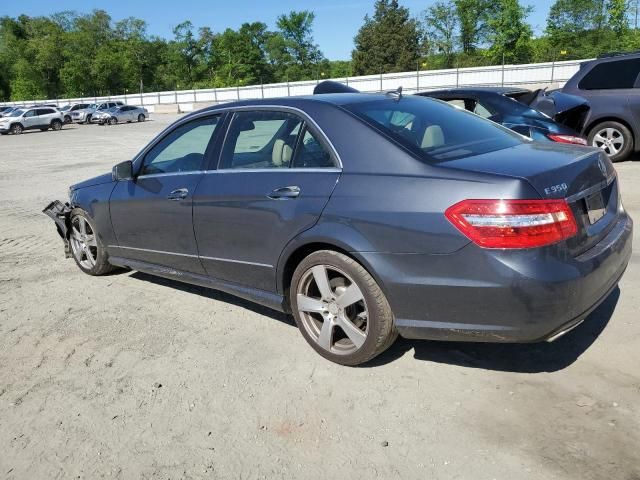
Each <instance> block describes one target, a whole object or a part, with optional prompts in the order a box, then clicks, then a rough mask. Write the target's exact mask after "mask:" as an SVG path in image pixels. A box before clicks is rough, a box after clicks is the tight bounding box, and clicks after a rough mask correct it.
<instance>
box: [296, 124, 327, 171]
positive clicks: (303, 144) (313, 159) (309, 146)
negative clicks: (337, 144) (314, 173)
mask: <svg viewBox="0 0 640 480" xmlns="http://www.w3.org/2000/svg"><path fill="white" fill-rule="evenodd" d="M291 166H292V167H293V168H328V167H333V166H335V165H334V163H333V159H332V158H331V155H330V154H329V152H328V151H327V149H326V148H324V146H323V145H322V143H321V142H320V141H319V140H318V139H317V138H316V136H315V135H314V134H313V133H311V132H310V131H309V130H307V129H306V128H305V130H304V133H303V134H302V139H301V140H300V142H299V143H298V146H297V147H296V152H295V156H294V158H293V164H292V165H291Z"/></svg>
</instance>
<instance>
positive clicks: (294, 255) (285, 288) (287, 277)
mask: <svg viewBox="0 0 640 480" xmlns="http://www.w3.org/2000/svg"><path fill="white" fill-rule="evenodd" d="M288 247H290V248H288V249H286V251H285V252H284V253H283V254H282V255H281V257H280V261H279V262H278V269H277V286H276V288H277V292H278V293H280V294H281V295H283V296H284V297H285V298H288V296H289V287H290V286H291V279H292V278H293V273H294V271H295V269H296V267H297V266H298V265H299V264H300V262H302V260H303V259H304V258H306V257H307V256H309V255H311V254H312V253H314V252H317V251H320V250H333V251H335V252H339V253H342V254H343V255H346V256H347V257H349V258H351V259H353V260H355V261H356V262H358V263H359V264H360V265H362V267H363V268H364V269H365V270H366V271H367V272H368V273H369V275H371V276H372V277H373V278H374V279H375V281H376V282H377V283H378V285H379V286H380V288H381V289H382V291H383V292H384V291H385V288H384V284H383V282H382V281H381V280H380V278H379V277H378V275H377V274H376V272H375V271H373V269H372V267H371V265H369V263H368V262H367V261H366V260H365V259H364V258H363V257H362V256H361V255H358V253H357V252H354V251H353V250H352V249H350V248H349V246H348V245H346V244H343V243H342V242H339V241H335V240H333V239H309V240H308V241H305V242H298V243H297V244H296V245H295V246H288Z"/></svg>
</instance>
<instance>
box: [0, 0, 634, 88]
mask: <svg viewBox="0 0 640 480" xmlns="http://www.w3.org/2000/svg"><path fill="white" fill-rule="evenodd" d="M531 11H532V7H527V6H524V5H522V4H521V3H520V1H519V0H439V1H437V2H436V3H434V4H432V5H431V6H429V7H428V8H427V9H426V10H425V11H424V12H422V13H421V14H420V15H419V16H418V17H413V16H412V15H411V14H410V12H409V10H408V9H407V8H406V7H403V6H402V5H401V4H400V3H399V1H398V0H376V1H375V10H374V13H373V15H371V16H369V15H367V16H365V17H364V22H363V25H362V26H361V28H360V29H359V31H358V32H357V34H356V36H355V38H354V44H355V48H354V50H353V52H352V57H351V60H347V61H329V60H328V59H327V58H326V57H325V56H324V54H323V53H322V51H321V49H320V48H319V46H318V45H317V44H316V43H315V40H314V37H313V21H314V18H315V17H314V13H313V12H311V11H307V10H303V11H291V12H289V13H287V14H283V15H280V16H279V17H278V19H277V22H276V28H275V29H273V30H270V29H269V28H268V26H267V25H266V24H264V23H262V22H251V23H244V24H242V25H241V26H240V27H239V28H238V29H235V30H234V29H231V28H228V29H226V30H224V31H222V32H214V31H212V30H211V29H210V28H209V27H203V28H200V29H197V30H196V29H195V28H194V26H193V24H192V23H191V22H190V21H185V22H183V23H180V24H178V25H176V27H175V28H174V29H173V37H172V38H170V39H163V38H160V37H157V36H154V35H149V34H148V32H147V24H146V22H145V21H144V20H141V19H138V18H133V17H130V18H126V19H124V20H120V21H117V22H114V21H113V19H112V18H111V17H110V16H109V14H108V13H107V12H106V11H103V10H94V11H93V12H91V13H89V14H79V13H76V12H69V11H66V12H61V13H57V14H54V15H51V16H47V17H44V16H42V17H29V16H26V15H21V16H19V17H17V18H12V17H8V16H5V17H2V18H0V100H9V99H11V100H29V99H35V98H63V97H79V96H94V95H109V94H122V93H125V92H127V91H130V92H138V91H140V90H144V91H162V90H174V89H191V88H208V87H229V86H237V85H239V86H243V85H254V84H259V83H272V82H284V81H297V80H310V79H322V78H331V77H334V78H335V77H345V76H353V75H366V74H377V73H389V72H401V71H408V70H413V69H416V68H419V69H421V70H424V69H437V68H451V67H456V66H458V67H465V66H479V65H494V64H500V63H502V62H506V63H528V62H536V61H551V60H560V59H572V58H587V57H593V56H596V55H598V54H600V53H603V52H608V51H626V50H633V49H638V48H639V47H640V34H639V33H638V29H637V12H636V11H635V10H634V9H633V8H632V6H631V5H630V3H629V2H628V0H556V2H555V3H554V4H553V6H552V7H551V9H550V11H549V15H548V18H547V25H546V29H545V30H544V33H543V34H542V35H540V36H538V37H534V34H533V28H532V27H531V25H530V24H529V23H528V21H527V18H528V17H529V15H530V13H531Z"/></svg>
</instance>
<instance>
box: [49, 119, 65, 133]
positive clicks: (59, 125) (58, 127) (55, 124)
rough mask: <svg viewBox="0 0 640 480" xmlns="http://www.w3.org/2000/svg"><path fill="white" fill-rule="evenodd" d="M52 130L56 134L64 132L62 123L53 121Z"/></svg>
mask: <svg viewBox="0 0 640 480" xmlns="http://www.w3.org/2000/svg"><path fill="white" fill-rule="evenodd" d="M51 129H52V130H54V131H56V132H58V131H60V130H62V122H61V121H60V120H53V121H52V122H51Z"/></svg>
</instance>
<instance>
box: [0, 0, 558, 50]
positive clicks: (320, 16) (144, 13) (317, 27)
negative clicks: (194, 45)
mask: <svg viewBox="0 0 640 480" xmlns="http://www.w3.org/2000/svg"><path fill="white" fill-rule="evenodd" d="M521 1H522V0H521ZM433 3H435V0H400V4H401V5H403V6H405V7H408V8H409V10H410V11H411V13H412V15H414V16H418V15H420V14H421V12H423V11H424V10H425V9H426V8H428V7H429V6H430V5H432V4H433ZM522 3H523V4H525V5H526V4H530V5H531V6H533V8H534V11H533V13H532V14H531V16H530V17H529V19H528V20H529V23H531V25H532V26H533V29H534V32H535V33H536V34H539V33H541V32H542V31H543V30H544V28H545V22H546V17H547V12H548V11H549V8H550V7H551V4H552V3H553V0H524V1H522ZM373 4H374V0H324V1H310V0H279V1H270V0H263V1H257V0H254V1H250V0H208V1H207V0H181V1H176V0H129V1H122V0H115V1H110V2H104V1H97V0H56V1H54V2H49V1H43V0H20V1H18V2H10V1H8V0H0V17H1V16H4V15H9V16H11V17H17V16H18V15H21V14H26V15H29V16H39V15H50V14H52V13H55V12H60V11H63V10H75V11H78V12H80V13H88V12H90V11H91V10H94V9H102V10H105V11H107V12H108V13H109V15H111V17H112V18H113V19H114V20H115V21H117V20H121V19H123V18H126V17H131V16H133V17H138V18H141V19H143V20H145V21H146V22H147V25H148V32H149V34H151V35H158V36H160V37H164V38H171V37H172V36H173V34H172V30H173V27H174V26H175V25H177V24H178V23H180V22H183V21H185V20H191V22H192V23H193V24H194V26H195V27H196V29H198V28H200V27H204V26H208V27H211V29H212V30H213V31H222V30H224V29H225V28H227V27H231V28H238V27H239V26H240V25H241V24H242V23H244V22H255V21H261V22H264V23H266V24H267V25H268V26H269V28H275V23H276V19H277V17H278V16H279V15H281V14H283V13H287V12H289V11H291V10H312V11H313V12H315V14H316V19H315V22H314V38H315V41H316V43H317V44H318V45H319V46H320V49H321V50H322V52H323V53H324V55H325V56H326V57H327V58H328V59H330V60H348V59H349V58H351V50H352V49H353V37H354V36H355V34H356V33H357V31H358V29H359V28H360V26H361V25H362V22H363V18H364V16H365V14H367V13H369V14H371V13H373Z"/></svg>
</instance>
